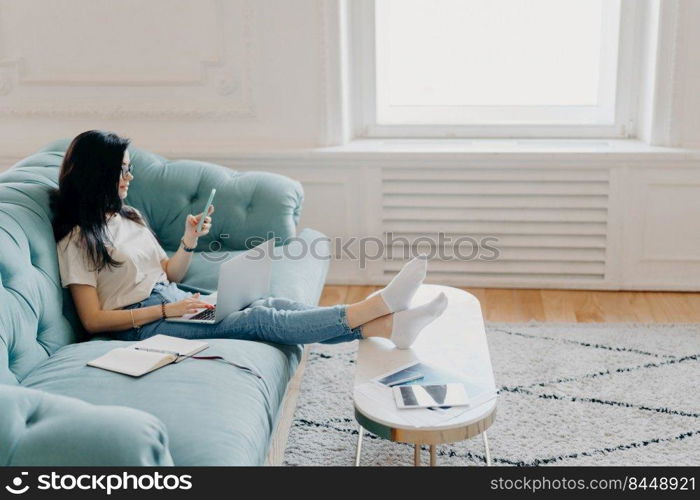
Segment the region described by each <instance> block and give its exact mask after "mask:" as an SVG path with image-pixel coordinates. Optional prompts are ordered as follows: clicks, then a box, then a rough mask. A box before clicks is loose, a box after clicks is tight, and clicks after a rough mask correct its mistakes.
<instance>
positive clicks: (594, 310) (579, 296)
mask: <svg viewBox="0 0 700 500" xmlns="http://www.w3.org/2000/svg"><path fill="white" fill-rule="evenodd" d="M378 288H380V287H374V286H347V285H328V286H326V287H325V288H324V289H323V295H322V296H321V305H323V306H330V305H334V304H344V303H346V304H347V303H352V302H357V301H358V300H362V299H363V298H365V297H366V296H367V295H369V294H370V293H372V292H373V291H374V290H377V289H378ZM464 290H466V291H468V292H470V293H472V294H473V295H475V296H476V298H477V299H479V301H480V302H481V309H482V311H483V314H484V319H485V320H486V321H494V322H507V323H519V322H527V321H552V322H578V323H590V322H594V323H598V322H632V323H694V322H700V293H678V292H602V291H597V290H524V289H507V288H464Z"/></svg>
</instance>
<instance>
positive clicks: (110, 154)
mask: <svg viewBox="0 0 700 500" xmlns="http://www.w3.org/2000/svg"><path fill="white" fill-rule="evenodd" d="M129 142H130V140H129V139H126V138H122V137H119V136H118V135H117V134H114V133H111V132H103V131H101V130H88V131H87V132H83V133H82V134H80V135H78V136H77V137H76V138H75V139H73V141H72V142H71V143H70V146H68V149H67V150H66V154H65V156H64V158H63V163H62V164H61V171H60V173H59V177H58V189H57V190H54V191H53V192H52V193H51V209H52V210H53V212H54V220H53V233H54V238H55V239H56V241H57V242H58V241H61V240H62V239H63V238H64V237H65V236H66V235H68V234H69V233H70V232H71V231H72V230H73V229H74V228H75V227H78V228H80V232H79V234H80V240H82V241H79V243H82V244H83V245H84V247H85V249H86V252H87V256H88V258H89V260H90V263H92V264H93V266H94V270H95V271H100V270H102V269H104V268H105V267H106V266H110V267H111V266H120V265H121V264H122V263H121V262H117V261H116V260H114V259H113V258H112V257H111V255H110V254H109V251H108V250H107V244H111V243H112V242H111V241H110V238H109V234H108V233H107V215H108V214H111V213H118V214H119V215H121V216H122V217H125V218H127V219H130V220H133V221H134V222H137V223H139V224H141V225H144V226H145V224H144V222H143V221H142V220H141V218H140V217H139V215H138V213H137V212H136V211H135V210H134V209H133V208H131V207H129V206H126V205H124V204H123V202H122V200H121V198H119V187H118V186H119V181H120V176H121V172H122V161H123V160H124V152H125V151H126V148H127V147H128V146H129Z"/></svg>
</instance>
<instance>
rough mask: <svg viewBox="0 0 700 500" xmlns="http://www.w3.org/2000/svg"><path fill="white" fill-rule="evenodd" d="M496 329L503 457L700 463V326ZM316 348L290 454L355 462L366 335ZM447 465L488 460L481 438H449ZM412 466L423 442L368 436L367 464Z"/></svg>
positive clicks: (500, 460)
mask: <svg viewBox="0 0 700 500" xmlns="http://www.w3.org/2000/svg"><path fill="white" fill-rule="evenodd" d="M487 336H488V342H489V349H490V352H491V359H492V363H493V367H494V373H495V376H496V385H497V386H498V387H499V388H500V390H499V400H498V411H497V416H496V422H495V423H494V425H493V426H492V427H491V428H490V429H489V431H488V435H489V441H490V445H491V454H492V457H493V461H494V465H514V466H519V465H700V390H698V383H699V381H700V325H694V324H688V325H680V324H679V325H658V324H657V325H632V324H615V323H607V324H601V323H598V324H490V325H488V326H487ZM310 349H311V350H310V353H309V359H308V364H307V366H306V372H305V374H304V379H303V382H302V387H301V393H300V395H299V400H298V403H297V409H296V412H295V414H294V421H293V423H292V428H291V430H290V434H289V440H288V443H287V449H286V452H285V457H284V458H285V463H286V464H287V465H353V464H354V454H355V444H356V441H357V424H356V423H355V420H354V418H353V410H352V385H353V377H354V363H355V355H356V351H357V342H353V343H350V344H341V345H335V346H324V345H319V344H316V345H313V346H311V348H310ZM423 453H424V454H423V463H426V462H427V458H428V457H427V451H424V452H423ZM438 463H439V464H440V465H483V464H484V448H483V443H482V440H481V438H480V437H478V438H474V439H471V440H469V441H466V442H461V443H455V444H449V445H441V446H439V447H438ZM412 464H413V448H412V445H407V444H401V443H392V442H389V441H386V440H384V439H381V438H378V437H376V436H373V435H371V434H369V435H368V434H367V433H366V434H365V438H364V444H363V451H362V465H412Z"/></svg>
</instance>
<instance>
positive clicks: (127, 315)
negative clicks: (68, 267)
mask: <svg viewBox="0 0 700 500" xmlns="http://www.w3.org/2000/svg"><path fill="white" fill-rule="evenodd" d="M68 288H70V292H71V295H72V296H73V302H75V307H76V309H77V310H78V317H79V318H80V322H81V323H82V324H83V328H85V330H86V331H87V332H88V333H98V332H111V331H120V330H128V329H129V328H132V327H133V326H134V325H136V326H141V325H145V324H146V323H150V322H152V321H155V320H157V319H160V318H161V317H162V315H163V311H162V309H161V306H159V305H158V306H149V307H141V308H137V309H130V310H128V311H124V310H121V309H115V310H103V309H102V308H101V307H100V300H99V297H98V295H97V289H96V288H95V287H94V286H92V285H75V284H74V285H68ZM208 306H209V304H208V303H206V302H204V301H201V300H199V294H198V293H197V294H195V295H194V296H192V297H188V298H186V299H183V300H180V301H178V302H171V303H169V304H165V315H166V316H167V317H169V318H170V317H175V316H182V315H183V314H188V313H193V312H195V311H196V310H197V309H200V308H202V307H208ZM132 313H133V323H132V322H131V319H132Z"/></svg>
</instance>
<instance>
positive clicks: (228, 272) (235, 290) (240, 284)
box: [165, 238, 275, 324]
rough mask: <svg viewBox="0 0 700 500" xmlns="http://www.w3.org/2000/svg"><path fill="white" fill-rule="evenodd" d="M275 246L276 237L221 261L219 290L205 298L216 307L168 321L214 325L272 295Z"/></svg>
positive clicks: (167, 319) (204, 298)
mask: <svg viewBox="0 0 700 500" xmlns="http://www.w3.org/2000/svg"><path fill="white" fill-rule="evenodd" d="M274 247H275V240H274V238H273V239H270V240H267V241H266V242H264V243H261V244H260V245H258V246H256V247H253V248H251V249H250V250H248V251H246V252H243V253H242V254H240V255H237V256H235V257H234V258H232V259H231V260H229V261H227V262H224V263H223V264H221V269H220V270H219V284H218V287H217V291H216V292H214V293H212V294H211V295H205V296H203V297H201V299H202V300H203V301H204V302H209V303H210V304H212V305H214V306H216V307H215V308H214V309H201V310H198V311H197V312H194V313H191V314H185V315H184V316H179V317H177V318H166V320H165V321H170V322H176V323H191V322H194V323H208V324H214V323H218V322H219V321H221V320H222V319H224V318H225V317H226V316H228V315H229V314H231V313H232V312H236V311H240V310H241V309H243V308H245V307H246V306H249V305H250V304H251V303H253V302H254V301H256V300H258V299H261V298H264V297H267V296H269V295H270V278H271V276H272V252H273V248H274Z"/></svg>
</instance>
